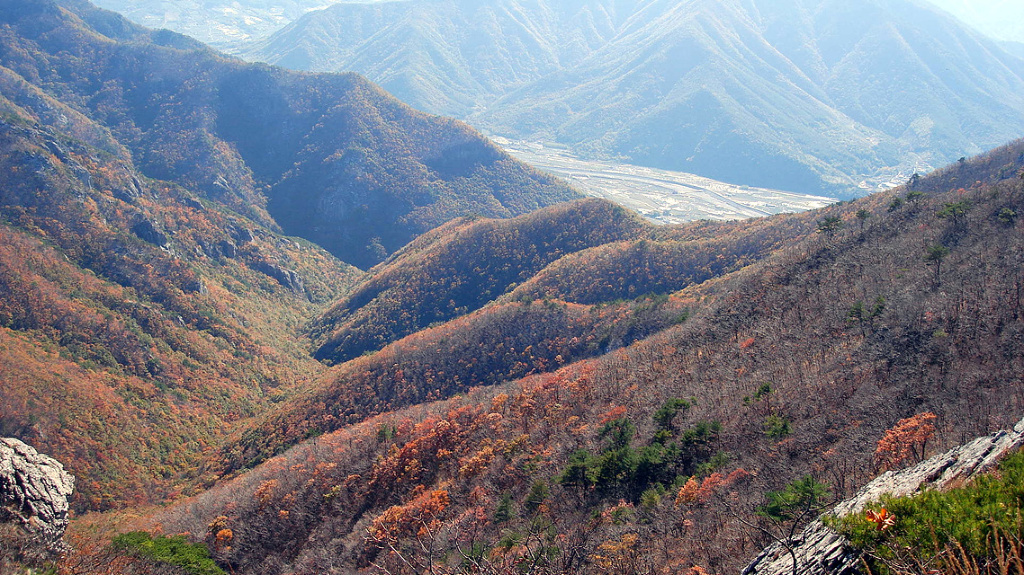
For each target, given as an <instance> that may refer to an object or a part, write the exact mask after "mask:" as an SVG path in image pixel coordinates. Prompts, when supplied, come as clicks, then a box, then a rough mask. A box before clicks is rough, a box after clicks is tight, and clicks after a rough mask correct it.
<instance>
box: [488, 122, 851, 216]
mask: <svg viewBox="0 0 1024 575" xmlns="http://www.w3.org/2000/svg"><path fill="white" fill-rule="evenodd" d="M491 138H492V139H493V140H494V141H495V142H497V143H498V144H499V145H501V146H502V147H504V148H505V150H506V151H508V153H510V154H512V155H513V156H515V157H516V158H517V159H520V160H523V161H524V162H526V163H528V164H531V165H532V166H534V167H536V168H537V169H540V170H544V171H547V172H551V173H553V174H555V175H557V176H559V177H561V178H563V179H565V180H567V181H569V182H571V183H572V184H574V185H575V186H576V187H577V188H579V189H580V190H581V191H583V192H584V193H586V194H589V195H592V196H597V197H601V198H606V199H608V200H611V201H613V202H616V203H618V204H621V205H623V206H626V207H627V208H630V209H633V210H635V211H637V212H639V213H640V214H642V215H643V216H644V217H646V218H647V219H649V220H651V221H653V222H656V223H661V224H676V223H681V222H689V221H693V220H701V219H709V220H737V219H744V218H752V217H758V216H767V215H771V214H779V213H784V212H799V211H804V210H812V209H815V208H820V207H823V206H827V205H828V204H831V203H834V202H835V201H836V200H835V198H826V197H821V196H809V195H805V194H796V193H792V192H783V191H780V190H770V189H766V188H753V187H749V186H737V185H733V184H727V183H724V182H719V181H716V180H712V179H710V178H704V177H701V176H696V175H694V174H687V173H683V172H671V171H668V170H659V169H655V168H645V167H642V166H634V165H630V164H618V163H614V162H608V161H596V160H583V159H580V158H577V157H575V156H573V155H572V154H571V153H569V152H567V151H566V150H562V149H558V148H552V147H548V146H544V145H543V144H538V143H534V142H520V141H512V140H507V139H504V138H500V137H493V136H492V137H491Z"/></svg>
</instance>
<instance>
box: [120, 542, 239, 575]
mask: <svg viewBox="0 0 1024 575" xmlns="http://www.w3.org/2000/svg"><path fill="white" fill-rule="evenodd" d="M113 547H114V549H115V550H118V551H122V552H126V553H128V554H130V555H135V556H137V557H141V558H144V559H148V560H150V561H154V562H157V563H164V564H167V565H174V566H176V567H180V568H181V569H182V570H184V571H185V572H186V573H189V574H191V575H225V574H224V571H223V570H222V569H221V568H220V567H218V566H217V564H216V563H214V561H213V559H211V558H210V551H209V549H207V548H206V545H203V544H202V543H195V544H193V543H189V542H188V540H187V539H185V537H184V536H182V535H177V536H174V537H164V536H163V535H158V536H157V537H153V536H151V535H150V534H149V533H146V532H145V531H133V532H131V533H124V534H122V535H118V536H117V537H115V538H114V541H113Z"/></svg>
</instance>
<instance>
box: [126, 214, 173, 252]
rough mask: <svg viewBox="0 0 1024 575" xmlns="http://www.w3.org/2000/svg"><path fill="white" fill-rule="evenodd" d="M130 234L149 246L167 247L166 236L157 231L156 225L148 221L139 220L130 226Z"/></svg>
mask: <svg viewBox="0 0 1024 575" xmlns="http://www.w3.org/2000/svg"><path fill="white" fill-rule="evenodd" d="M132 232H134V233H135V235H137V236H139V237H140V238H142V239H143V240H145V241H147V242H149V243H151V244H155V245H158V246H166V245H167V235H166V234H164V233H163V232H161V231H160V230H159V229H157V227H156V224H154V223H153V222H151V221H149V220H139V221H138V222H137V223H136V224H135V225H134V226H132Z"/></svg>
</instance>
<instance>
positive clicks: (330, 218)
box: [0, 0, 576, 511]
mask: <svg viewBox="0 0 1024 575" xmlns="http://www.w3.org/2000/svg"><path fill="white" fill-rule="evenodd" d="M328 180H329V181H330V182H331V185H330V186H328ZM405 194H412V195H411V196H410V195H405ZM575 196H576V194H575V193H573V192H571V191H570V190H568V189H567V188H566V187H565V186H564V185H562V184H560V183H557V182H555V181H553V180H551V179H549V178H547V177H545V176H540V175H538V174H537V173H536V172H534V171H533V170H531V169H529V168H527V167H525V166H523V165H521V164H518V163H516V162H514V161H512V160H511V159H509V158H508V157H507V156H505V155H504V154H503V153H501V152H500V151H499V150H497V149H496V148H494V147H493V146H492V145H490V144H489V143H488V142H486V141H485V140H483V139H482V138H480V137H479V136H478V135H477V134H476V133H475V132H473V131H472V130H470V129H469V128H468V127H466V126H465V125H462V124H459V123H457V122H453V121H448V120H443V119H439V118H433V117H428V116H426V115H423V114H419V113H415V112H412V111H411V110H409V109H408V108H405V107H404V106H403V105H402V104H400V103H398V102H396V101H395V100H394V99H392V98H390V97H389V96H386V95H385V94H383V93H382V92H381V91H380V90H379V89H377V88H376V87H374V86H372V85H370V84H369V83H367V82H366V81H365V80H362V79H361V78H358V77H356V76H351V75H350V76H316V75H310V74H297V73H290V72H285V71H282V70H275V69H271V68H269V67H266V66H260V67H255V66H249V65H246V64H244V63H241V62H239V61H234V60H228V59H225V58H223V57H221V56H218V55H217V54H215V53H213V52H211V51H210V50H209V49H207V48H205V47H203V46H201V45H199V44H198V43H196V42H194V41H192V40H189V39H187V38H184V37H182V36H178V35H175V34H172V33H169V32H165V31H164V32H152V31H148V30H145V29H142V28H138V27H136V26H134V25H131V24H130V23H128V22H127V21H126V20H124V19H123V18H121V17H120V16H117V15H114V14H112V13H109V12H104V11H101V10H97V9H95V8H93V7H91V6H90V5H88V4H85V3H80V2H77V1H70V0H69V1H68V2H63V3H56V2H50V1H48V0H32V1H29V2H25V1H0V356H2V357H0V360H2V361H0V403H2V407H0V431H2V432H3V434H4V435H9V436H15V437H18V438H19V439H22V440H24V441H26V442H29V443H31V444H32V445H34V446H37V447H39V448H40V449H43V450H44V451H46V452H48V453H52V454H53V455H54V456H55V457H57V458H59V459H60V460H61V461H63V462H64V463H65V464H66V465H67V466H68V468H69V470H70V471H71V472H72V473H74V474H75V475H76V476H77V477H78V478H79V483H78V486H79V487H78V489H77V495H76V498H75V501H74V505H75V508H76V510H79V511H81V510H87V509H93V510H95V509H105V508H108V507H117V506H123V505H126V504H145V503H154V502H161V501H164V500H165V499H167V498H174V497H176V496H177V495H179V494H180V493H182V492H183V491H189V490H192V489H194V488H195V487H196V485H198V484H199V483H202V482H203V481H204V480H206V479H207V478H206V477H204V473H205V470H204V469H203V460H204V459H206V458H208V454H207V452H209V451H211V450H215V449H216V448H218V447H220V446H221V445H222V443H223V441H224V439H225V438H226V437H228V436H229V435H230V434H231V433H232V432H234V431H236V429H237V428H238V426H239V425H240V423H241V422H243V421H246V420H248V419H249V418H251V417H253V416H255V415H257V414H261V413H264V412H266V411H267V410H268V409H269V408H270V406H271V405H273V404H275V403H280V402H281V401H283V400H284V399H285V398H286V397H288V396H289V395H291V394H292V393H294V392H295V391H296V390H297V389H300V388H301V387H303V386H304V385H306V384H308V383H309V382H311V381H312V380H313V379H314V378H315V377H316V376H317V375H319V374H321V373H322V372H323V371H324V370H325V367H324V366H323V365H322V364H321V363H319V362H317V361H315V360H314V359H313V358H312V357H310V355H309V349H308V348H309V345H310V341H309V340H308V338H307V336H306V335H305V333H303V330H302V328H303V326H304V325H305V324H306V322H307V321H308V320H309V319H310V318H312V317H315V316H316V315H317V314H319V313H320V312H322V311H323V308H324V307H326V306H327V305H328V304H329V303H330V302H332V301H334V300H335V299H337V298H339V297H341V296H342V295H343V294H344V293H346V291H347V290H348V289H349V288H350V287H351V286H353V285H354V284H355V283H356V281H357V280H358V279H360V276H361V275H362V272H360V271H359V270H357V269H356V268H353V267H352V266H350V265H349V264H346V263H343V262H342V261H340V260H339V259H337V258H335V257H334V256H332V255H331V254H330V253H329V252H328V251H326V250H324V249H323V248H322V247H319V246H317V245H315V244H313V243H311V242H309V241H307V240H305V239H302V238H300V237H295V236H286V235H285V234H284V233H282V228H285V229H286V230H288V231H291V232H296V233H305V234H306V235H307V236H310V237H313V236H317V237H321V238H326V239H324V240H323V241H324V243H325V244H330V245H331V246H332V247H333V248H334V249H335V250H336V251H338V252H339V253H341V252H346V251H352V254H351V255H352V259H353V260H354V261H356V262H357V263H360V264H362V265H369V264H372V263H374V262H375V261H377V260H378V259H380V258H381V257H382V256H383V255H386V253H387V250H388V249H389V248H390V249H397V248H399V247H401V246H402V245H403V244H404V243H405V242H406V241H408V240H409V239H411V238H412V237H414V236H415V235H416V234H417V233H418V231H421V230H426V229H428V228H429V227H432V226H433V225H435V224H436V223H441V222H444V221H445V220H447V219H450V218H452V217H456V216H458V215H461V214H463V213H464V212H465V211H475V212H479V213H489V214H498V215H509V214H511V213H520V212H525V211H529V210H531V209H533V208H535V207H537V206H538V205H540V204H543V203H546V202H547V201H549V200H552V199H555V198H559V197H564V198H571V197H575ZM314 212H315V213H316V214H318V217H313V215H312V214H313V213H314ZM353 212H354V213H353ZM314 226H321V228H320V229H317V228H315V227H314ZM360 226H362V227H360ZM332 238H333V240H332ZM375 238H379V239H375ZM366 244H370V246H371V247H372V248H374V252H372V253H371V252H367V250H365V249H364V247H365V245H366ZM353 246H354V247H353ZM385 246H389V247H385Z"/></svg>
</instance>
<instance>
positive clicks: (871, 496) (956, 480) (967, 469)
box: [742, 420, 1024, 575]
mask: <svg viewBox="0 0 1024 575" xmlns="http://www.w3.org/2000/svg"><path fill="white" fill-rule="evenodd" d="M1022 445H1024V420H1021V421H1020V422H1018V423H1017V425H1015V426H1014V428H1013V429H1012V430H1010V431H999V432H997V433H994V434H992V435H989V436H986V437H981V438H979V439H975V440H974V441H972V442H970V443H967V444H965V445H961V446H960V447H957V448H955V449H952V450H950V451H948V452H946V453H943V454H942V455H936V456H935V457H932V458H931V459H928V460H926V461H923V462H921V463H919V464H917V465H915V466H913V467H910V468H908V469H904V470H902V471H896V472H893V471H889V472H886V473H884V474H882V475H880V476H878V477H876V478H875V479H874V480H873V481H871V483H868V484H867V485H865V486H864V487H863V488H861V490H860V491H858V492H857V494H856V495H854V496H853V497H852V498H850V499H847V500H846V501H843V502H842V503H840V504H839V505H836V507H835V508H834V509H833V510H832V511H831V514H833V515H835V516H836V517H843V516H845V515H849V514H851V513H860V512H861V511H862V510H863V509H864V507H865V506H866V505H867V504H869V503H871V502H873V501H877V500H878V499H879V498H881V496H882V495H883V494H886V493H888V494H891V495H895V496H903V495H911V494H914V493H916V492H918V491H921V490H922V489H924V488H931V489H944V488H948V487H953V486H955V485H958V484H960V483H962V482H963V481H966V480H967V479H970V478H971V477H974V476H975V475H978V474H980V473H984V472H986V471H988V470H990V469H992V468H993V467H994V466H995V465H996V464H998V463H999V461H1000V460H1001V459H1002V458H1003V457H1004V456H1006V455H1007V454H1009V453H1010V452H1012V451H1014V450H1016V449H1018V448H1020V447H1021V446H1022ZM794 552H795V553H796V556H797V568H796V570H795V571H794V569H793V559H792V556H791V555H790V553H789V552H788V551H787V550H786V548H785V547H784V546H783V545H780V544H774V545H771V546H769V547H768V548H766V549H765V550H764V551H762V552H761V554H760V555H758V556H757V558H756V559H754V560H753V561H752V562H751V563H750V564H749V565H747V567H746V568H745V569H743V572H742V575H790V574H792V573H794V572H795V573H797V575H852V574H853V573H858V572H859V571H860V553H859V552H858V551H857V550H856V549H853V548H852V547H850V546H849V545H848V544H847V541H846V538H845V537H843V536H842V535H840V534H838V533H836V532H835V531H833V530H832V529H831V528H829V527H827V526H825V525H824V524H823V523H822V522H821V521H820V520H819V521H815V522H813V523H811V524H810V525H808V526H807V527H806V528H805V529H804V531H803V533H801V535H800V538H799V540H798V544H797V546H796V548H795V549H794Z"/></svg>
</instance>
